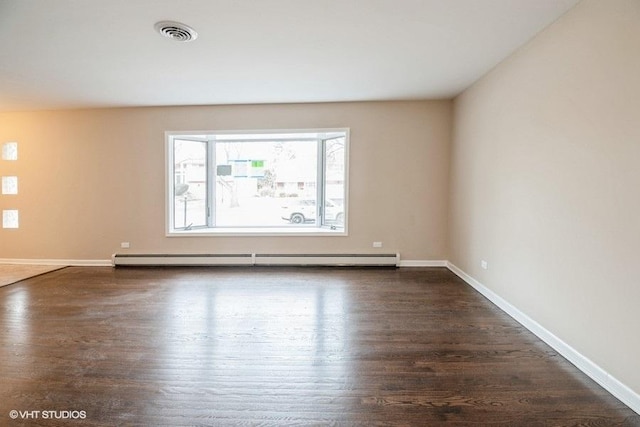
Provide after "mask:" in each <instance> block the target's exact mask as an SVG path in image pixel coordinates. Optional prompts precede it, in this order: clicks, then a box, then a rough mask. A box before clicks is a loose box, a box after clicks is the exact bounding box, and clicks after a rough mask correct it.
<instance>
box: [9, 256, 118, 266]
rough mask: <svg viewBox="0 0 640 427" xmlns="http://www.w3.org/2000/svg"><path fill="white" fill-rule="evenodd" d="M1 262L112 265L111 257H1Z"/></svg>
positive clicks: (15, 263)
mask: <svg viewBox="0 0 640 427" xmlns="http://www.w3.org/2000/svg"><path fill="white" fill-rule="evenodd" d="M0 264H14V265H59V266H63V267H64V266H68V267H111V260H110V259H18V258H0Z"/></svg>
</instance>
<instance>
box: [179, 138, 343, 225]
mask: <svg viewBox="0 0 640 427" xmlns="http://www.w3.org/2000/svg"><path fill="white" fill-rule="evenodd" d="M347 158H348V130H347V129H337V130H334V129H330V130H329V129H326V130H320V131H278V132H265V131H260V132H207V133H184V132H182V133H177V132H175V133H174V132H168V133H167V171H168V174H167V177H168V180H167V197H168V199H167V232H168V234H169V235H185V234H186V235H200V234H210V233H216V234H220V233H231V234H235V233H240V234H251V233H255V234H265V233H274V234H280V233H282V234H308V233H312V234H314V233H321V234H327V233H328V234H339V235H344V234H346V223H347V222H346V218H347V216H346V215H347V210H346V206H347Z"/></svg>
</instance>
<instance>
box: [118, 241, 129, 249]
mask: <svg viewBox="0 0 640 427" xmlns="http://www.w3.org/2000/svg"><path fill="white" fill-rule="evenodd" d="M120 247H121V248H123V249H129V248H130V247H131V243H129V242H122V243H120Z"/></svg>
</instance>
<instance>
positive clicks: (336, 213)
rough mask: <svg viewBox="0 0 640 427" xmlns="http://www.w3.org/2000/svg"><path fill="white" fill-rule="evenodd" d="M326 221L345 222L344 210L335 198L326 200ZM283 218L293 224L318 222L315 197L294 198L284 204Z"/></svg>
mask: <svg viewBox="0 0 640 427" xmlns="http://www.w3.org/2000/svg"><path fill="white" fill-rule="evenodd" d="M324 206H325V209H326V211H325V215H324V217H325V221H326V222H327V223H330V224H343V223H344V210H343V207H342V206H341V205H339V204H338V203H336V202H334V201H333V200H326V201H325V203H324ZM282 219H284V220H285V221H289V222H290V223H291V224H304V223H314V222H316V201H315V200H314V199H292V200H291V201H290V202H289V203H288V204H286V205H284V206H282Z"/></svg>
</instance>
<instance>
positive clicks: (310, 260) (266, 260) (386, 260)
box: [112, 254, 400, 267]
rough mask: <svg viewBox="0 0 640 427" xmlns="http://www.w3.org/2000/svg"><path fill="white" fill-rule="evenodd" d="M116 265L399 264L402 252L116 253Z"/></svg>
mask: <svg viewBox="0 0 640 427" xmlns="http://www.w3.org/2000/svg"><path fill="white" fill-rule="evenodd" d="M112 262H113V265H114V266H127V265H128V266H235V265H274V266H369V267H397V266H399V265H400V254H114V255H113V257H112Z"/></svg>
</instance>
